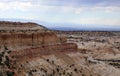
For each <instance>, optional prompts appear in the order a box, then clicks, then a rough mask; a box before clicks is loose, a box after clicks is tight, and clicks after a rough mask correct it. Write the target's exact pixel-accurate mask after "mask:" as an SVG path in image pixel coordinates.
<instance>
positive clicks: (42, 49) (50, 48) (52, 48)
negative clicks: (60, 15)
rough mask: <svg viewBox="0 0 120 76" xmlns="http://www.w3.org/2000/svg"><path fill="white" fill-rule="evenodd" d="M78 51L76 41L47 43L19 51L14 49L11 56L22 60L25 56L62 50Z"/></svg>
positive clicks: (31, 56)
mask: <svg viewBox="0 0 120 76" xmlns="http://www.w3.org/2000/svg"><path fill="white" fill-rule="evenodd" d="M75 51H77V45H76V44H74V43H64V44H56V45H46V46H41V47H34V48H27V49H23V50H18V51H12V53H11V54H10V56H11V57H12V56H14V58H16V59H17V60H20V59H21V58H22V59H23V57H24V58H25V57H29V58H35V57H39V56H41V55H48V54H52V53H60V52H64V53H65V52H75Z"/></svg>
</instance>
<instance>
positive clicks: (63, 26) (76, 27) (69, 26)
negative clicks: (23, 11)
mask: <svg viewBox="0 0 120 76" xmlns="http://www.w3.org/2000/svg"><path fill="white" fill-rule="evenodd" d="M0 20H2V21H6V20H7V21H17V22H34V23H38V24H40V25H43V26H45V27H47V28H48V29H51V30H63V31H120V26H114V25H113V26H110V25H89V24H86V25H82V24H74V23H62V22H61V23H53V22H45V21H40V20H26V19H0Z"/></svg>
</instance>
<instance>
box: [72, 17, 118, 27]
mask: <svg viewBox="0 0 120 76" xmlns="http://www.w3.org/2000/svg"><path fill="white" fill-rule="evenodd" d="M70 22H73V23H78V24H99V25H117V26H120V20H118V19H103V18H80V19H76V20H71V21H70Z"/></svg>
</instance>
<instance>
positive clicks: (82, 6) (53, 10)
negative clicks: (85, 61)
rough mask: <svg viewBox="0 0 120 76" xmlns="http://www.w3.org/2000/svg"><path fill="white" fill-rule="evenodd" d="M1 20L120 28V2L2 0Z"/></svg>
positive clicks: (0, 6)
mask: <svg viewBox="0 0 120 76" xmlns="http://www.w3.org/2000/svg"><path fill="white" fill-rule="evenodd" d="M0 18H6V19H7V18H13V19H27V20H39V21H45V22H55V23H56V22H58V23H60V22H62V23H75V24H85V25H87V24H94V25H106V26H109V25H112V26H120V0H0Z"/></svg>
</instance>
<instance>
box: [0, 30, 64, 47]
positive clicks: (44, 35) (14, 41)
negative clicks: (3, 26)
mask: <svg viewBox="0 0 120 76" xmlns="http://www.w3.org/2000/svg"><path fill="white" fill-rule="evenodd" d="M64 42H66V39H65V38H63V39H62V38H59V37H57V36H56V34H55V33H54V32H39V33H35V32H34V33H0V45H1V46H2V45H5V46H36V45H46V44H47V45H52V44H56V43H64Z"/></svg>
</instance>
